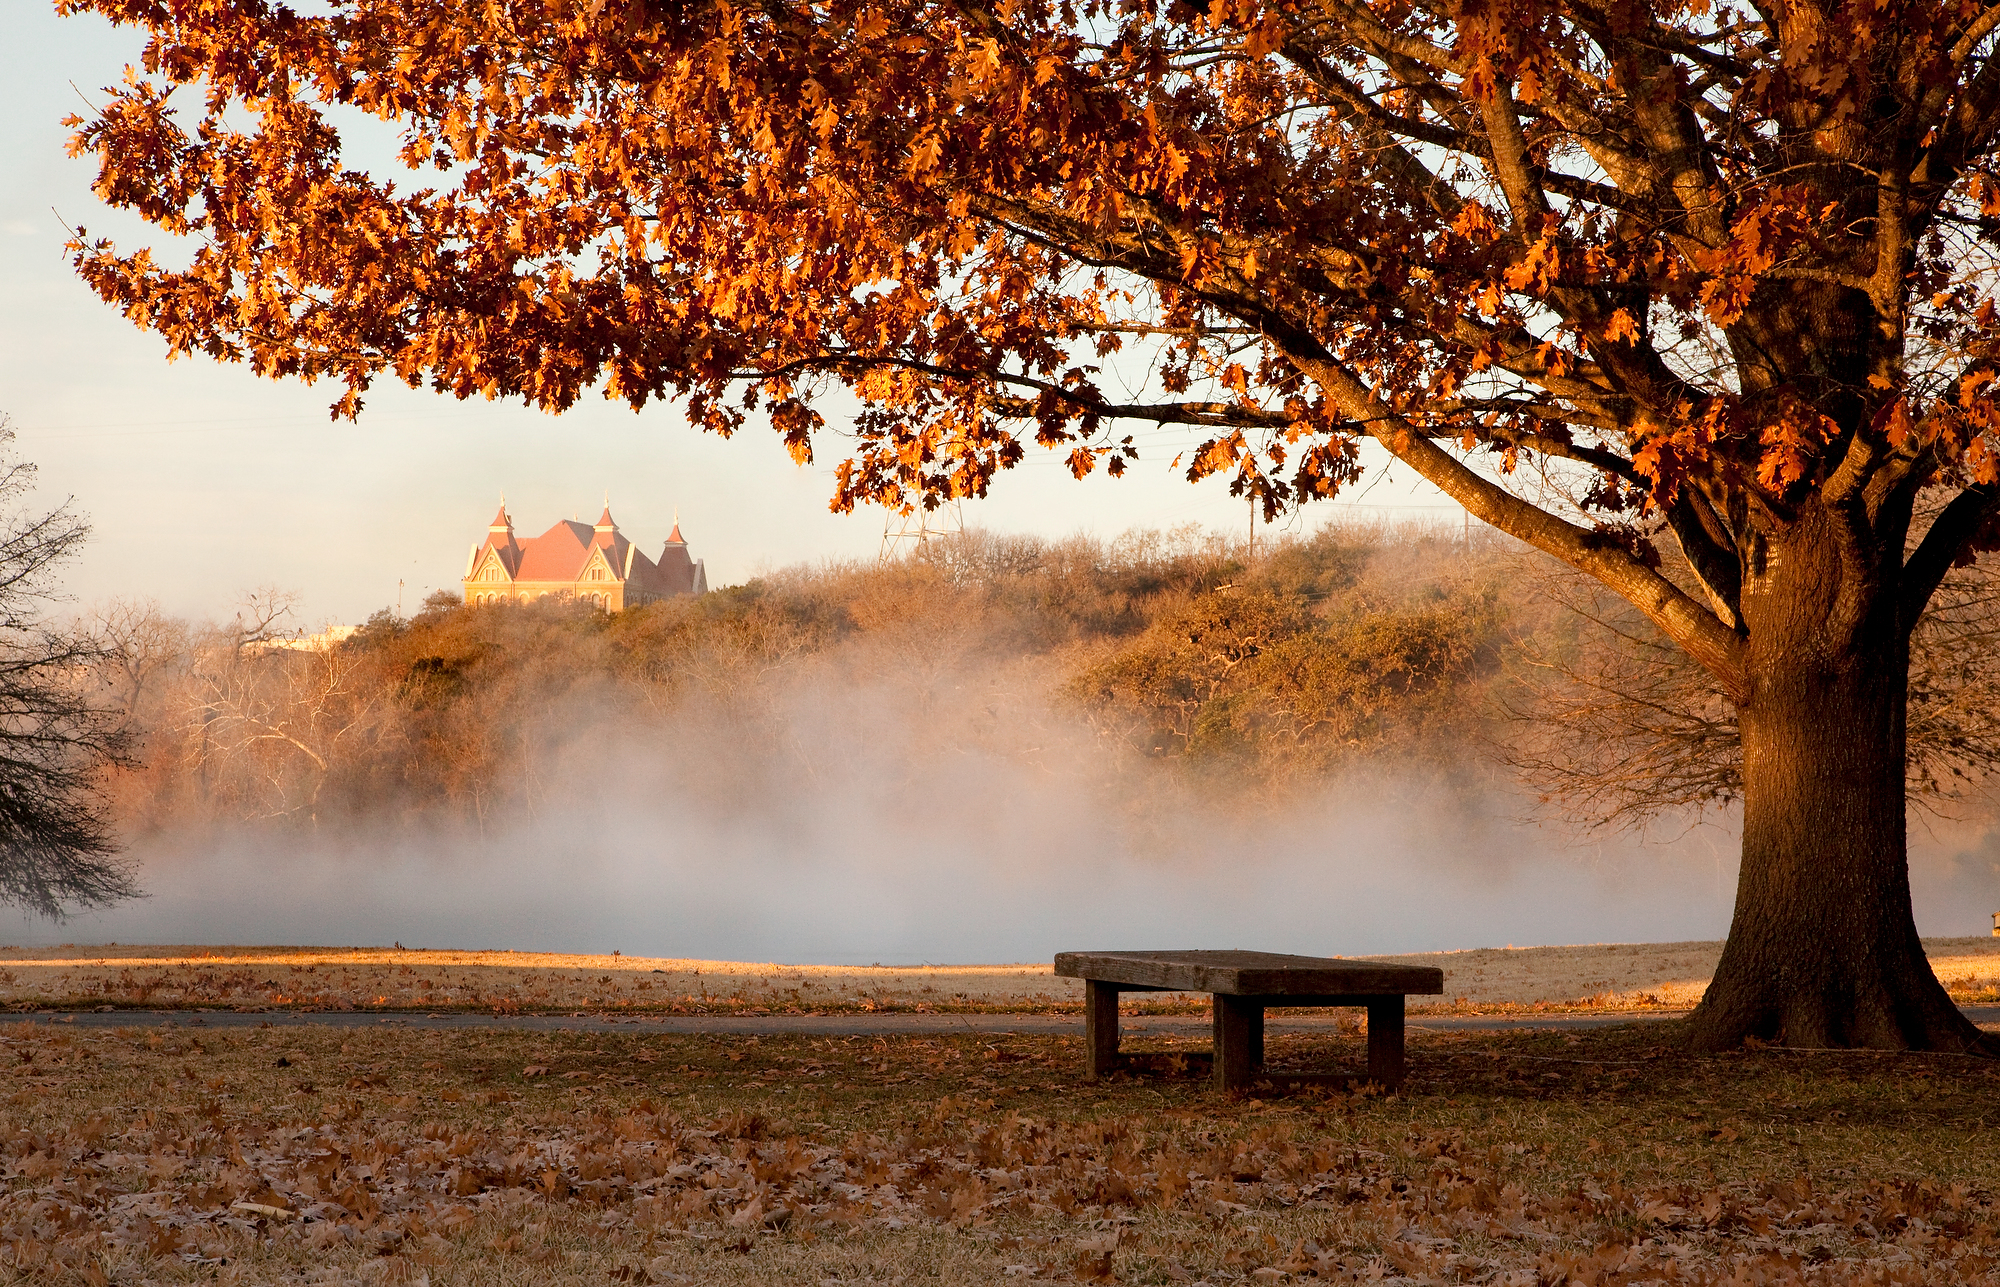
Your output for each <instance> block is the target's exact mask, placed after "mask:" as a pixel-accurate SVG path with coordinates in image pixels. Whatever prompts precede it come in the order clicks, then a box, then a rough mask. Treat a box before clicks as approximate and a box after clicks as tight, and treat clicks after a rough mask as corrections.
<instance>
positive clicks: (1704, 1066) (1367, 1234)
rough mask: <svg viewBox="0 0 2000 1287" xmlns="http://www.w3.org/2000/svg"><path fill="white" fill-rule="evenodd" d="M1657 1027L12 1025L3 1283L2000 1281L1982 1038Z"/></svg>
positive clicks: (1998, 1120) (1991, 1074)
mask: <svg viewBox="0 0 2000 1287" xmlns="http://www.w3.org/2000/svg"><path fill="white" fill-rule="evenodd" d="M1665 1033H1666V1030H1665V1029H1664V1028H1663V1027H1662V1026H1660V1025H1659V1024H1657V1023H1655V1024H1652V1025H1647V1026H1634V1027H1632V1028H1625V1029H1608V1030H1596V1031H1591V1032H1587V1033H1569V1034H1564V1033H1558V1032H1540V1033H1520V1032H1516V1033H1506V1034H1482V1033H1418V1034H1415V1035H1414V1036H1413V1038H1412V1042H1411V1067H1412V1075H1411V1079H1410V1081H1409V1082H1408V1083H1406V1085H1405V1086H1404V1088H1403V1089H1402V1091H1401V1092H1400V1093H1397V1094H1393V1095H1373V1094H1359V1095H1344V1094H1337V1093H1305V1094H1298V1095H1290V1096H1281V1095H1273V1094H1264V1095H1258V1094H1254V1093H1253V1094H1252V1095H1250V1096H1248V1097H1244V1098H1238V1099H1230V1098H1225V1097H1223V1096H1221V1095H1219V1094H1217V1093H1216V1092H1215V1091H1213V1090H1212V1089H1211V1088H1210V1087H1209V1084H1208V1083H1207V1081H1206V1080H1205V1079H1204V1078H1202V1077H1200V1076H1199V1075H1198V1068H1199V1061H1198V1060H1194V1059H1190V1060H1186V1061H1183V1060H1181V1059H1178V1058H1176V1057H1175V1056H1179V1055H1185V1054H1192V1053H1194V1052H1196V1051H1198V1050H1199V1048H1200V1044H1201V1043H1189V1044H1177V1043H1175V1042H1174V1041H1171V1040H1163V1039H1161V1040H1154V1041H1152V1042H1151V1043H1150V1044H1151V1045H1152V1046H1153V1048H1154V1049H1156V1050H1158V1051H1160V1052H1162V1053H1163V1054H1164V1055H1165V1056H1166V1057H1165V1058H1164V1059H1163V1060H1162V1061H1161V1062H1162V1064H1163V1066H1164V1068H1165V1069H1166V1071H1164V1072H1162V1073H1159V1074H1148V1075H1143V1076H1138V1077H1120V1078H1117V1079H1114V1080H1112V1081H1110V1082H1107V1083H1103V1084H1099V1085H1087V1084H1082V1083H1080V1082H1079V1081H1078V1080H1077V1071H1076V1070H1077V1067H1078V1065H1079V1063H1080V1051H1079V1049H1078V1044H1077V1041H1076V1039H1075V1038H1063V1037H1047V1036H1020V1037H1015V1036H1008V1037H995V1036H992V1035H985V1036H975V1035H972V1034H966V1035H952V1036H939V1037H927V1038H895V1039H878V1038H872V1037H867V1038H863V1037H856V1038H831V1039H829V1038H808V1037H795V1038H792V1037H788V1038H778V1037H770V1036H765V1037H749V1036H658V1035H644V1036H641V1035H626V1034H622V1033H621V1034H608V1035H598V1034H579V1033H553V1034H552V1033H518V1032H501V1033H478V1034H465V1033H461V1032H432V1031H421V1030H399V1029H395V1028H392V1027H388V1026H383V1027H380V1028H375V1029H369V1030H365V1031H352V1030H348V1031H338V1030H330V1029H313V1028H307V1029H300V1028H284V1029H279V1028H269V1029H234V1030H227V1031H225V1030H207V1031H204V1030H203V1028H202V1027H200V1026H194V1025H193V1021H192V1020H191V1021H190V1025H189V1026H182V1027H177V1028H172V1029H138V1028H133V1029H117V1030H89V1029H76V1028H68V1027H65V1026H64V1025H61V1024H59V1023H58V1024H47V1023H37V1024H34V1025H22V1026H19V1027H8V1028H5V1029H0V1047H4V1048H0V1059H4V1060H5V1064H6V1068H7V1071H6V1073H5V1074H4V1078H0V1167H4V1175H5V1193H4V1197H0V1281H13V1282H22V1283H27V1282H33V1283H36V1284H48V1283H68V1282H78V1283H91V1284H105V1283H114V1282H115V1283H126V1284H137V1283H144V1282H158V1283H182V1282H201V1283H210V1282H222V1283H327V1284H333V1283H363V1284H395V1283H409V1284H431V1285H433V1287H443V1285H444V1284H467V1285H468V1287H469V1285H470V1284H475V1283H476V1284H482V1285H484V1284H508V1283H520V1284H558V1283H561V1284H567V1283H591V1284H602V1283H613V1282H625V1283H645V1282H664V1283H683V1282H686V1283H750V1282H758V1283H785V1284H793V1283H802V1284H807V1285H808V1287H813V1285H818V1287H845V1285H847V1284H864V1283H881V1284H888V1283H912V1284H940V1285H942V1284H956V1283H981V1284H984V1283H1005V1282H1009V1281H1015V1280H1023V1281H1032V1280H1050V1279H1056V1280H1081V1281H1118V1282H1130V1283H1162V1284H1165V1283H1194V1282H1202V1281H1205V1282H1208V1283H1212V1284H1221V1283H1225V1282H1249V1283H1265V1282H1284V1281H1307V1280H1312V1279H1318V1280H1321V1281H1334V1282H1349V1281H1414V1282H1424V1283H1456V1282H1479V1283H1519V1284H1531V1283H1533V1284H1556V1283H1572V1282H1573V1283H1604V1284H1617V1283H1652V1282H1675V1283H1694V1284H1700V1283H1746V1284H1747V1283H1792V1282H1806V1283H1827V1284H1835V1283H1839V1284H1846V1283H1854V1282H1870V1283H1875V1282H1882V1283H1939V1284H1946V1283H1951V1284H1961V1283H1975V1284H1976V1283H1986V1282H1996V1281H2000V1274H1996V1272H1995V1271H1996V1269H2000V1207H1996V1192H2000V1147H1996V1131H1995V1127H1996V1125H2000V1066H1996V1065H1995V1064H1994V1063H1992V1062H1988V1061H1981V1060H1975V1059H1968V1058H1951V1057H1938V1056H1917V1055H1879V1054H1817V1053H1800V1052H1789V1051H1783V1050H1775V1049H1766V1050H1755V1051H1748V1052H1744V1053H1739V1054H1732V1055H1724V1056H1713V1057H1696V1056H1689V1055H1685V1054H1682V1053H1679V1052H1677V1051H1676V1050H1675V1049H1673V1048H1672V1047H1670V1046H1669V1045H1665V1044H1663V1035H1664V1034H1665ZM1359 1054H1360V1043H1359V1041H1358V1040H1356V1039H1355V1038H1352V1037H1345V1036H1339V1035H1334V1034H1325V1033H1314V1034H1310V1035H1304V1036H1284V1037H1274V1039H1273V1042H1272V1048H1271V1055H1272V1057H1273V1061H1274V1062H1275V1063H1286V1062H1292V1063H1299V1064H1306V1063H1313V1062H1319V1061H1326V1060H1355V1059H1358V1058H1359ZM1183 1062H1185V1063H1186V1064H1187V1067H1185V1068H1183V1069H1180V1070H1179V1071H1176V1065H1179V1064H1181V1063H1183ZM10 1276H11V1277H10Z"/></svg>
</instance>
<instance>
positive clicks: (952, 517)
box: [877, 497, 965, 563]
mask: <svg viewBox="0 0 2000 1287" xmlns="http://www.w3.org/2000/svg"><path fill="white" fill-rule="evenodd" d="M964 531H965V512H964V511H963V510H962V509H960V508H959V503H958V498H957V497H953V498H952V499H950V500H948V501H945V502H944V503H943V504H941V505H939V506H938V507H937V508H936V509H925V508H924V507H923V505H922V504H921V503H920V504H917V505H915V506H913V507H912V508H911V510H910V512H909V513H907V514H899V513H897V512H896V511H895V510H890V511H889V516H888V519H887V520H886V521H885V522H884V523H883V524H882V552H881V554H880V555H878V556H877V557H879V558H880V559H881V561H882V562H884V563H887V562H888V561H889V560H890V559H893V558H897V557H899V556H900V555H901V554H902V553H903V546H904V545H905V543H908V544H911V545H914V546H915V547H916V548H917V549H918V550H922V549H923V548H924V547H925V546H926V545H928V544H930V543H931V542H932V541H933V540H937V539H939V538H942V537H948V536H958V535H961V534H962V533H963V532H964Z"/></svg>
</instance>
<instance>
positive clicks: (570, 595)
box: [465, 502, 708, 612]
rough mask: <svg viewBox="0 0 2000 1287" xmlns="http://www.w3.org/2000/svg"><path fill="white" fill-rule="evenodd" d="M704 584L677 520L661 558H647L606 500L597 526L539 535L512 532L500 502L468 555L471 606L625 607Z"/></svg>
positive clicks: (560, 526) (565, 526) (568, 526)
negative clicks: (558, 603)
mask: <svg viewBox="0 0 2000 1287" xmlns="http://www.w3.org/2000/svg"><path fill="white" fill-rule="evenodd" d="M707 590H708V571H707V569H706V568H705V567H704V566H703V565H702V561H701V560H700V559H696V558H692V557H690V556H689V554H688V548H687V542H686V541H685V540H683V539H682V538H681V525H680V523H679V521H678V520H676V521H675V523H674V530H673V534H672V535H671V536H669V537H667V543H666V545H665V546H663V547H662V548H661V550H660V557H659V558H658V559H657V560H655V559H649V558H647V557H646V556H645V555H644V554H642V553H640V552H639V547H638V546H636V545H634V544H632V542H631V541H629V540H627V539H626V538H625V535H624V533H622V532H620V531H619V530H618V524H617V523H615V522H613V521H612V519H611V506H609V505H606V506H605V507H604V513H603V514H602V515H601V516H600V517H599V518H598V520H597V523H596V525H595V526H594V527H587V526H585V525H584V524H582V523H577V522H572V521H570V520H567V519H565V520H564V521H562V522H560V523H557V524H556V525H555V526H554V527H552V528H550V529H549V530H548V531H546V532H543V533H542V534H541V535H540V536H530V537H527V538H526V539H521V538H519V537H516V536H515V535H514V520H513V517H512V516H511V515H509V514H508V513H507V506H506V504H505V503H504V502H503V503H502V504H501V506H500V512H499V513H498V514H495V515H494V516H493V522H492V524H491V525H490V526H489V527H488V528H487V529H486V540H485V541H484V542H483V543H482V544H479V545H475V546H473V547H472V553H471V555H470V556H468V557H467V559H466V561H465V601H466V602H467V603H469V604H484V603H527V602H530V601H532V600H535V599H546V598H550V597H555V598H567V599H574V600H576V601H577V602H579V603H588V604H592V605H594V606H595V607H598V608H601V609H602V610H604V611H605V612H622V611H624V610H625V609H626V608H636V607H639V606H640V605H642V604H647V603H653V602H656V601H658V600H660V599H670V598H672V597H674V596H675V595H677V594H703V593H706V592H707Z"/></svg>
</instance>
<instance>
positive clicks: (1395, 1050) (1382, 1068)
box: [1368, 997, 1403, 1087]
mask: <svg viewBox="0 0 2000 1287" xmlns="http://www.w3.org/2000/svg"><path fill="white" fill-rule="evenodd" d="M1368 1080H1369V1081H1372V1082H1375V1083H1377V1084H1379V1085H1382V1086H1391V1087H1393V1086H1398V1085H1401V1084H1402V1081H1403V998H1401V997H1378V998H1372V999H1370V1000H1369V1002H1368Z"/></svg>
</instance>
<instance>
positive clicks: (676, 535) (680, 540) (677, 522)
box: [667, 505, 687, 545]
mask: <svg viewBox="0 0 2000 1287" xmlns="http://www.w3.org/2000/svg"><path fill="white" fill-rule="evenodd" d="M667 544H669V545H686V544H687V538H686V537H684V536H682V535H681V507H680V506H678V505H676V506H674V530H673V531H671V532H669V533H668V534H667Z"/></svg>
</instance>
